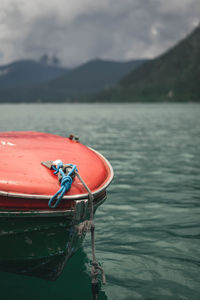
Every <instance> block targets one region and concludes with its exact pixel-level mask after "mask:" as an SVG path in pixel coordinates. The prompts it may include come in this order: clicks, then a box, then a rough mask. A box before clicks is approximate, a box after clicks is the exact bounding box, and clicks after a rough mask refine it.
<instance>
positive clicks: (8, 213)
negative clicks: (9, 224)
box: [0, 194, 107, 218]
mask: <svg viewBox="0 0 200 300" xmlns="http://www.w3.org/2000/svg"><path fill="white" fill-rule="evenodd" d="M106 198H107V195H106V194H105V195H104V197H102V198H101V199H99V200H98V202H96V203H95V202H94V208H95V209H96V208H97V207H98V206H100V205H101V204H102V203H103V202H104V201H105V200H106ZM80 202H88V198H85V199H81V200H77V201H76V204H77V203H80ZM75 214H76V206H75V208H74V209H59V210H58V209H56V210H55V209H54V210H53V209H51V210H47V209H46V210H4V209H3V210H2V209H1V208H0V218H2V217H71V218H73V217H74V216H75Z"/></svg>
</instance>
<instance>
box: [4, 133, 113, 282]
mask: <svg viewBox="0 0 200 300" xmlns="http://www.w3.org/2000/svg"><path fill="white" fill-rule="evenodd" d="M0 165H1V168H0V243H1V247H0V270H3V271H9V272H15V273H19V274H26V275H32V276H39V277H42V278H46V279H50V280H54V279H56V278H57V277H58V276H59V275H60V273H61V272H62V269H63V267H64V265H65V263H66V261H67V260H68V258H69V257H70V256H71V255H72V254H73V253H75V252H76V250H77V249H78V247H79V246H80V244H81V242H82V240H83V238H84V236H85V233H86V231H87V230H86V227H87V224H88V223H87V221H88V220H89V219H90V217H91V203H90V200H91V199H90V198H91V197H90V196H92V206H94V211H95V210H96V208H97V207H98V206H99V205H100V204H101V203H103V201H104V200H105V199H106V188H107V187H108V185H109V184H110V182H111V180H112V178H113V170H112V167H111V165H110V164H109V162H108V161H107V160H106V159H105V158H104V157H103V156H102V155H101V154H100V153H98V152H96V151H94V150H93V149H91V148H88V147H86V146H85V145H83V144H81V143H80V142H79V140H78V139H77V138H74V137H73V136H72V135H71V136H70V137H69V138H65V137H61V136H57V135H53V134H47V133H38V132H4V133H0Z"/></svg>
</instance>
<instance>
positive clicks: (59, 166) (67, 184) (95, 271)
mask: <svg viewBox="0 0 200 300" xmlns="http://www.w3.org/2000/svg"><path fill="white" fill-rule="evenodd" d="M63 167H70V168H71V170H70V171H69V172H68V174H67V175H66V174H65V173H64V171H63ZM51 168H52V169H53V170H55V172H54V174H55V175H56V174H58V173H60V175H61V183H60V184H61V188H60V189H59V190H58V192H57V193H56V194H55V195H54V196H53V197H52V198H51V199H50V200H49V203H48V205H49V207H51V208H56V207H57V206H58V204H59V203H60V201H61V199H62V198H63V196H64V194H65V193H66V192H67V191H68V190H69V189H70V188H71V185H72V181H73V179H72V177H73V175H74V174H75V175H76V176H77V177H78V179H79V180H80V182H81V183H82V185H83V186H84V188H85V189H86V191H87V192H88V200H89V207H90V220H89V221H87V228H88V229H89V230H90V232H91V246H92V270H91V277H92V295H93V300H97V299H98V294H99V288H98V275H99V271H100V272H101V276H102V283H103V284H105V283H106V277H105V272H104V270H103V268H102V267H101V266H100V265H99V264H98V262H97V259H96V254H95V235H94V233H95V225H94V196H93V194H92V192H91V190H90V188H89V187H88V186H87V184H86V183H85V182H84V180H83V179H82V177H81V176H80V174H79V172H78V170H77V168H76V165H73V164H65V165H64V164H63V163H62V161H55V162H53V164H52V165H51ZM57 197H58V198H57ZM56 198H57V200H56ZM55 200H56V201H55ZM54 201H55V203H54V204H52V203H53V202H54Z"/></svg>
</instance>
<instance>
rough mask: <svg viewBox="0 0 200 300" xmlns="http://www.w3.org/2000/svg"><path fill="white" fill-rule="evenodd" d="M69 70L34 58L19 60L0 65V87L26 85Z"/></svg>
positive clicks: (53, 77) (49, 78) (48, 78)
mask: <svg viewBox="0 0 200 300" xmlns="http://www.w3.org/2000/svg"><path fill="white" fill-rule="evenodd" d="M67 71H69V70H68V69H66V68H61V67H58V66H54V65H47V64H42V63H40V62H36V61H34V60H21V61H17V62H13V63H11V64H8V65H5V66H0V89H5V88H16V87H26V86H30V85H33V84H38V83H41V82H43V81H47V80H51V79H55V78H56V77H58V76H61V75H62V74H63V73H66V72H67Z"/></svg>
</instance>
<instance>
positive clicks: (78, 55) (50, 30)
mask: <svg viewBox="0 0 200 300" xmlns="http://www.w3.org/2000/svg"><path fill="white" fill-rule="evenodd" d="M1 1H2V0H1ZM1 6H2V9H1V12H0V53H2V55H1V64H3V63H6V62H8V61H11V60H15V59H21V58H35V59H38V58H39V57H40V56H41V55H43V54H44V53H47V54H48V55H50V56H53V55H56V56H58V57H59V58H60V59H61V60H62V62H63V63H64V64H65V65H68V66H71V65H76V64H79V63H81V62H84V61H87V60H89V59H92V58H97V57H99V58H105V59H116V60H127V59H133V58H142V57H154V56H156V55H159V54H160V53H162V52H163V51H165V50H166V49H167V48H169V47H171V46H172V45H173V44H174V43H175V42H176V41H178V40H179V39H181V38H182V37H184V36H185V35H186V34H188V33H189V32H190V31H191V30H192V29H193V28H194V26H195V25H197V23H198V20H199V19H198V18H199V15H200V1H199V0H168V1H164V0H149V1H148V0H131V1H129V0H123V1H122V0H101V1H97V0H68V1H65V0H59V1H57V0H49V1H44V0H43V1H39V0H35V1H25V0H3V2H2V4H1Z"/></svg>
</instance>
